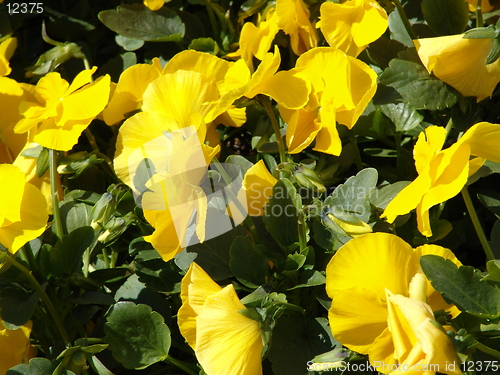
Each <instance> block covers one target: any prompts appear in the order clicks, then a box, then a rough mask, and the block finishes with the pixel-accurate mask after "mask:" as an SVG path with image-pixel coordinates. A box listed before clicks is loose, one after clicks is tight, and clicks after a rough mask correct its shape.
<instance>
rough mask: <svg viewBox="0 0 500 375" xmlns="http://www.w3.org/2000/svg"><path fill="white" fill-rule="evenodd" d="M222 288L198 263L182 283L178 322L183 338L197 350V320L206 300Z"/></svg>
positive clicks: (191, 268)
mask: <svg viewBox="0 0 500 375" xmlns="http://www.w3.org/2000/svg"><path fill="white" fill-rule="evenodd" d="M221 290H222V288H221V287H220V286H219V285H218V284H217V283H216V282H215V281H213V280H212V278H211V277H210V276H208V274H207V273H206V272H205V271H204V270H203V268H201V267H200V266H198V264H196V263H194V262H193V263H191V266H190V267H189V270H188V272H187V273H186V275H185V276H184V277H183V278H182V282H181V300H182V306H181V307H180V309H179V312H178V314H177V322H178V324H179V329H180V331H181V333H182V336H184V338H185V339H186V341H187V342H188V344H189V345H190V346H191V347H192V348H193V349H196V318H197V316H198V315H199V314H200V313H201V311H202V310H203V305H204V303H205V300H206V299H207V298H208V297H209V296H211V295H213V294H215V293H217V292H219V291H221Z"/></svg>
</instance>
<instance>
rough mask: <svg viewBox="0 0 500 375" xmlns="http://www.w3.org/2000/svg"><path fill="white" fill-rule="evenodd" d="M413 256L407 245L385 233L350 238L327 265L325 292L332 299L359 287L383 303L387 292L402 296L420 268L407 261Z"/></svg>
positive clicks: (416, 264) (410, 260)
mask: <svg viewBox="0 0 500 375" xmlns="http://www.w3.org/2000/svg"><path fill="white" fill-rule="evenodd" d="M412 254H413V249H412V248H411V246H410V245H408V244H407V243H406V242H405V241H403V240H402V239H401V238H399V237H397V236H393V235H391V234H388V233H369V234H364V235H361V236H359V237H356V238H353V239H352V240H350V241H349V242H347V243H346V244H345V245H344V246H342V247H341V248H340V249H339V250H337V252H336V253H335V255H334V256H333V258H332V260H331V261H330V263H328V266H327V268H326V280H327V282H326V291H327V293H328V295H329V296H330V297H331V298H335V296H336V294H337V292H339V291H341V290H346V289H350V288H353V287H355V286H358V287H360V288H363V289H366V290H370V291H372V292H373V293H375V294H376V295H377V296H378V297H379V298H380V299H381V300H382V301H383V300H385V297H386V293H385V290H386V289H389V290H390V291H391V292H393V293H395V294H403V295H405V294H406V293H407V290H408V285H409V282H410V280H411V278H412V277H413V275H414V274H415V272H416V271H417V269H418V267H419V264H418V263H416V262H414V261H413V259H410V258H412ZM338 265H341V266H338ZM394 270H398V272H394Z"/></svg>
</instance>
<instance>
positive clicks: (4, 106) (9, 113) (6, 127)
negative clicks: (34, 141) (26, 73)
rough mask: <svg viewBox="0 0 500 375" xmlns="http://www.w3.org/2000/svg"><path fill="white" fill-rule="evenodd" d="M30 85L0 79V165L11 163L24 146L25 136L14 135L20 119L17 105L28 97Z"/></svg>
mask: <svg viewBox="0 0 500 375" xmlns="http://www.w3.org/2000/svg"><path fill="white" fill-rule="evenodd" d="M31 87H33V86H32V85H28V84H24V83H18V82H16V81H15V80H13V79H10V78H7V77H0V163H9V164H10V163H12V162H13V161H14V159H15V158H16V156H17V155H18V154H19V153H20V152H21V150H22V148H23V147H24V145H25V144H26V140H27V134H16V133H14V126H15V125H16V123H17V122H18V121H19V120H20V119H21V118H22V116H21V115H20V114H19V104H21V102H22V101H23V100H26V99H27V97H28V96H29V92H28V91H29V89H30V88H31Z"/></svg>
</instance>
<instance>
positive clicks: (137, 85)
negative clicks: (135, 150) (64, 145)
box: [102, 1, 163, 125]
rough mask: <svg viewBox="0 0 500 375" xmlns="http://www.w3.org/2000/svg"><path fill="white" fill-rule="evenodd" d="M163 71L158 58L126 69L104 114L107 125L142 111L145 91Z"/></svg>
mask: <svg viewBox="0 0 500 375" xmlns="http://www.w3.org/2000/svg"><path fill="white" fill-rule="evenodd" d="M162 2H163V1H162ZM161 71H162V69H161V65H160V61H159V60H158V58H156V57H155V58H154V59H153V62H152V64H151V65H150V64H136V65H132V66H131V67H130V68H128V69H126V70H125V71H124V72H123V73H122V74H121V75H120V79H119V80H118V84H117V86H116V89H115V90H114V92H113V94H112V95H111V99H110V101H109V104H108V105H107V107H106V108H105V109H104V111H103V112H102V115H103V118H104V121H105V122H106V124H108V125H114V124H116V123H118V122H119V121H121V120H123V119H124V118H125V115H126V114H127V113H130V112H133V111H136V110H138V109H140V108H141V105H142V95H143V94H144V91H146V88H147V87H148V85H149V84H150V83H151V82H153V81H154V80H155V79H157V78H158V77H160V75H161Z"/></svg>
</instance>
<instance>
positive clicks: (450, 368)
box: [379, 273, 462, 375]
mask: <svg viewBox="0 0 500 375" xmlns="http://www.w3.org/2000/svg"><path fill="white" fill-rule="evenodd" d="M415 284H417V285H416V287H415ZM418 284H420V285H418ZM422 287H423V288H422ZM419 289H423V290H425V289H426V284H425V276H424V275H423V274H421V273H417V274H415V276H414V277H413V279H412V281H411V283H410V290H409V295H410V298H409V297H405V296H402V295H400V294H398V295H394V294H392V293H391V292H390V291H388V290H386V292H387V307H388V326H389V330H390V331H391V334H392V337H393V342H394V356H395V358H396V359H397V360H398V367H397V369H396V370H395V371H393V369H389V368H385V369H384V368H383V367H381V369H380V370H379V371H380V372H389V371H390V373H391V375H403V374H408V373H411V374H425V375H430V374H435V373H436V372H439V373H443V374H448V375H462V371H460V367H459V366H460V360H459V358H458V356H457V355H456V353H455V349H454V347H453V343H452V341H451V340H450V338H449V337H448V335H447V334H446V332H445V331H444V329H443V328H442V327H439V324H438V323H437V322H436V320H435V319H434V314H433V313H432V309H431V307H430V306H429V305H428V304H427V303H426V302H425V295H424V301H421V300H420V299H419V298H418V297H419V296H418V293H419ZM412 292H413V293H412ZM384 370H385V371H384Z"/></svg>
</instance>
